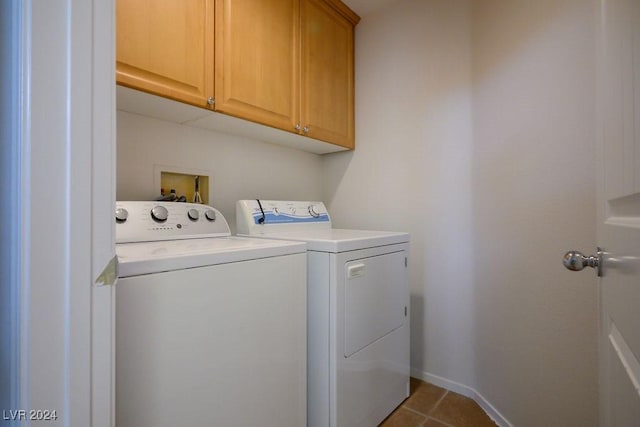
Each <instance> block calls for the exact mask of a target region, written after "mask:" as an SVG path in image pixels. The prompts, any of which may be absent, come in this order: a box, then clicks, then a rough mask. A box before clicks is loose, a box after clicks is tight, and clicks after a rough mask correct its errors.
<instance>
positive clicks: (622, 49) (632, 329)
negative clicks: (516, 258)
mask: <svg viewBox="0 0 640 427" xmlns="http://www.w3.org/2000/svg"><path fill="white" fill-rule="evenodd" d="M600 6H601V7H600V13H601V15H600V33H599V34H600V36H599V43H600V44H599V56H598V58H599V59H598V115H599V118H600V120H599V135H598V136H599V138H598V141H599V142H598V156H597V158H598V172H599V173H598V187H599V188H598V242H599V244H600V245H601V246H602V248H603V251H604V255H603V263H602V264H603V267H604V268H603V277H602V278H601V281H600V305H601V307H600V308H601V313H600V314H601V324H600V396H601V402H600V424H601V425H603V426H639V425H640V394H639V393H640V364H639V363H638V360H639V359H640V0H600Z"/></svg>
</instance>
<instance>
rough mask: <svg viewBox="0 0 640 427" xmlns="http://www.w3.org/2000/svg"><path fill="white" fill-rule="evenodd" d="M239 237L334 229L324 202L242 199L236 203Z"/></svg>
mask: <svg viewBox="0 0 640 427" xmlns="http://www.w3.org/2000/svg"><path fill="white" fill-rule="evenodd" d="M236 227H237V231H238V234H251V235H253V234H263V233H267V232H269V233H272V232H275V231H285V230H289V231H293V230H299V229H309V228H310V227H312V228H316V227H321V228H331V218H330V217H329V213H328V212H327V208H326V207H325V205H324V203H322V202H314V201H291V200H262V199H255V200H239V201H238V202H237V203H236Z"/></svg>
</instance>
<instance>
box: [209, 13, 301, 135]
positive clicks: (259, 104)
mask: <svg viewBox="0 0 640 427" xmlns="http://www.w3.org/2000/svg"><path fill="white" fill-rule="evenodd" d="M298 5H299V0H260V1H256V0H216V31H215V47H216V62H215V86H216V103H215V109H216V111H220V112H223V113H226V114H230V115H234V116H237V117H241V118H243V119H247V120H251V121H254V122H258V123H262V124H266V125H269V126H272V127H275V128H279V129H283V130H286V131H289V132H294V131H295V125H296V123H298V113H299V107H298V105H299V104H298V102H299V101H298V100H299V87H300V83H299V75H300V73H299V62H300V60H299V36H298V34H299V32H298V16H299V9H298Z"/></svg>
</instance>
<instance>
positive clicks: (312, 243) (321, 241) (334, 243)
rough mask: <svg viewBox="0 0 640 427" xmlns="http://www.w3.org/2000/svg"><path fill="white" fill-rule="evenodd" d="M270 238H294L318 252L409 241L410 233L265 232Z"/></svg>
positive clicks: (352, 231) (340, 250) (351, 249)
mask: <svg viewBox="0 0 640 427" xmlns="http://www.w3.org/2000/svg"><path fill="white" fill-rule="evenodd" d="M261 236H263V237H266V238H268V239H283V240H294V241H301V242H305V243H307V249H308V250H310V251H318V252H332V253H338V252H346V251H355V250H358V249H367V248H373V247H376V246H386V245H394V244H397V243H407V242H408V241H409V234H408V233H398V232H391V231H370V230H344V229H339V228H328V229H316V230H296V231H288V232H287V231H280V232H278V233H265V234H261Z"/></svg>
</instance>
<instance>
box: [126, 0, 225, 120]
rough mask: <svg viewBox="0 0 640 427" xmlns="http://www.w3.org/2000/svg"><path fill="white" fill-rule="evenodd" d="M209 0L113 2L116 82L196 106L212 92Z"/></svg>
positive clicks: (202, 105)
mask: <svg viewBox="0 0 640 427" xmlns="http://www.w3.org/2000/svg"><path fill="white" fill-rule="evenodd" d="M213 1H214V0H117V3H116V82H117V83H118V84H120V85H123V86H129V87H132V88H135V89H140V90H143V91H145V92H150V93H153V94H156V95H160V96H163V97H166V98H172V99H175V100H178V101H182V102H185V103H189V104H193V105H196V106H199V107H206V106H207V99H208V98H209V97H212V96H213V94H214V93H213V85H214V79H213V63H214V62H213V61H214V50H213V49H214V46H213V37H214V28H213V26H214V4H213Z"/></svg>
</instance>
